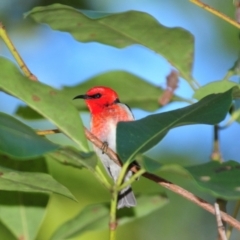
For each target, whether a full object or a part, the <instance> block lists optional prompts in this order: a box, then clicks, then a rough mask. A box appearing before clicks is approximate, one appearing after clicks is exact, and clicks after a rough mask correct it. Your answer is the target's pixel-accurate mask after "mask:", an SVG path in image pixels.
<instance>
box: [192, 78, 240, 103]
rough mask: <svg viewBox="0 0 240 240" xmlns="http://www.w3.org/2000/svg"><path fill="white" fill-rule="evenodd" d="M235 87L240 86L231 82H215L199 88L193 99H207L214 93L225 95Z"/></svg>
mask: <svg viewBox="0 0 240 240" xmlns="http://www.w3.org/2000/svg"><path fill="white" fill-rule="evenodd" d="M234 86H239V84H237V83H235V82H231V81H226V80H224V81H215V82H211V83H208V84H206V85H205V86H203V87H201V88H199V89H197V90H196V92H195V93H194V95H193V98H195V99H197V100H200V99H202V98H204V97H206V96H207V95H209V94H213V93H223V92H225V91H227V90H229V89H231V88H233V87H234Z"/></svg>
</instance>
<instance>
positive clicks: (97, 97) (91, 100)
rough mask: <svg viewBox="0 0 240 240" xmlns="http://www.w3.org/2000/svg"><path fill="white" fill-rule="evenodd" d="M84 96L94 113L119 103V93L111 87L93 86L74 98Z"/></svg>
mask: <svg viewBox="0 0 240 240" xmlns="http://www.w3.org/2000/svg"><path fill="white" fill-rule="evenodd" d="M77 98H82V99H84V100H85V102H86V104H87V106H88V108H89V111H90V112H91V113H92V114H94V113H99V112H101V111H102V110H103V109H104V108H106V107H109V106H111V105H112V104H115V103H118V102H119V99H118V95H117V93H116V92H115V91H114V90H112V89H111V88H109V87H102V86H99V87H93V88H91V89H89V90H88V91H87V93H86V94H84V95H78V96H76V97H75V98H74V99H77Z"/></svg>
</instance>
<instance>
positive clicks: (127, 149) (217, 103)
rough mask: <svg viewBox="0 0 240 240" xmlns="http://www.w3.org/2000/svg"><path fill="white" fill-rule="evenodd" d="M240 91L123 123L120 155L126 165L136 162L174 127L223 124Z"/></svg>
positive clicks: (118, 142) (118, 127)
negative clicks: (138, 156)
mask: <svg viewBox="0 0 240 240" xmlns="http://www.w3.org/2000/svg"><path fill="white" fill-rule="evenodd" d="M236 91H238V92H239V89H238V90H236V89H235V88H233V89H231V90H228V91H227V92H225V93H219V94H212V95H209V96H207V97H205V98H203V99H202V100H200V101H199V102H197V103H195V104H192V105H191V106H188V107H185V108H181V109H177V110H173V111H169V112H164V113H159V114H154V115H150V116H148V117H145V118H143V119H140V120H138V121H132V122H120V123H118V125H117V153H118V154H119V157H120V159H121V160H122V161H123V162H126V161H127V160H130V159H131V160H133V158H134V156H136V154H138V153H143V152H145V151H147V150H148V149H150V148H152V147H153V146H155V145H156V144H157V143H158V142H159V141H160V140H161V139H162V138H163V137H164V136H165V135H166V134H167V132H168V131H169V130H170V129H172V128H175V127H179V126H183V125H190V124H212V125H213V124H216V123H219V122H220V121H222V120H223V119H224V118H225V116H226V113H227V112H228V110H229V107H230V105H231V103H232V98H233V96H232V95H233V94H236V93H237V92H236Z"/></svg>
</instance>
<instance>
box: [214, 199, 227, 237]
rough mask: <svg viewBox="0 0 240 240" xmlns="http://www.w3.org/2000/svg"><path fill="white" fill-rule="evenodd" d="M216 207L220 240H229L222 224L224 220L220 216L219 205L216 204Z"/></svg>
mask: <svg viewBox="0 0 240 240" xmlns="http://www.w3.org/2000/svg"><path fill="white" fill-rule="evenodd" d="M214 207H215V212H216V213H215V214H216V220H217V228H218V235H219V240H227V237H226V233H225V227H224V225H223V223H222V219H221V216H220V210H219V205H218V204H217V203H215V204H214Z"/></svg>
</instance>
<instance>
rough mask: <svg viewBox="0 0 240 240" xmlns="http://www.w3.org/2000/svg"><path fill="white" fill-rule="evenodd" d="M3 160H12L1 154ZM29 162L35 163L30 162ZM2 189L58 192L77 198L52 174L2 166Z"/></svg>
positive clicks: (0, 179) (0, 184)
mask: <svg viewBox="0 0 240 240" xmlns="http://www.w3.org/2000/svg"><path fill="white" fill-rule="evenodd" d="M0 160H1V161H11V160H10V159H6V157H5V156H1V155H0ZM28 164H33V163H29V162H28ZM0 190H5V191H22V192H36V193H48V194H49V193H57V194H60V195H63V196H65V197H68V198H70V199H73V200H76V199H75V197H74V196H73V195H72V194H71V192H70V191H69V190H68V189H67V188H66V187H64V186H63V185H61V184H60V183H58V182H57V181H56V180H55V179H54V178H53V177H52V176H51V175H49V174H46V173H39V172H34V173H33V172H23V171H16V170H14V169H10V168H6V167H3V166H0Z"/></svg>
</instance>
